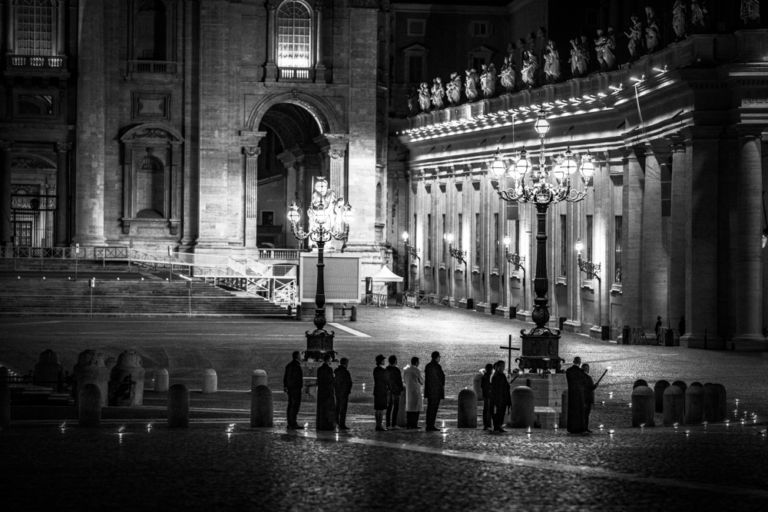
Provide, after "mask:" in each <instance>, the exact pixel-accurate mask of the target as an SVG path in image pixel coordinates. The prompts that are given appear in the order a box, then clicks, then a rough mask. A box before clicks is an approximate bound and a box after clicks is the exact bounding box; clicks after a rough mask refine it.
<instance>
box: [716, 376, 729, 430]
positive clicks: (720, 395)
mask: <svg viewBox="0 0 768 512" xmlns="http://www.w3.org/2000/svg"><path fill="white" fill-rule="evenodd" d="M715 393H716V396H717V398H716V400H715V405H716V407H715V421H725V419H726V418H727V417H728V406H727V405H726V397H725V386H723V385H722V384H715Z"/></svg>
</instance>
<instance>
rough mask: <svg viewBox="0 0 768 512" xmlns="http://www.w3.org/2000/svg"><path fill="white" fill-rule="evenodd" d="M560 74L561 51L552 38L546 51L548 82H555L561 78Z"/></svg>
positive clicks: (545, 70)
mask: <svg viewBox="0 0 768 512" xmlns="http://www.w3.org/2000/svg"><path fill="white" fill-rule="evenodd" d="M560 74H561V73H560V53H559V52H558V51H557V48H556V47H555V42H554V41H552V40H551V39H550V40H549V41H548V42H547V49H546V51H545V52H544V77H545V78H546V80H547V82H549V83H554V82H557V81H558V80H560Z"/></svg>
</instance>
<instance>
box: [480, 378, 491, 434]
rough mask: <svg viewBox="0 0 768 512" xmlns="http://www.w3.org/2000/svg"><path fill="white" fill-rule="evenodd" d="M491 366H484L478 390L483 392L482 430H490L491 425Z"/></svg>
mask: <svg viewBox="0 0 768 512" xmlns="http://www.w3.org/2000/svg"><path fill="white" fill-rule="evenodd" d="M492 374H493V365H492V364H491V363H488V364H487V365H485V373H484V374H483V378H482V379H481V380H480V390H481V391H482V392H483V430H490V429H491V425H492V424H493V403H492V402H491V375H492Z"/></svg>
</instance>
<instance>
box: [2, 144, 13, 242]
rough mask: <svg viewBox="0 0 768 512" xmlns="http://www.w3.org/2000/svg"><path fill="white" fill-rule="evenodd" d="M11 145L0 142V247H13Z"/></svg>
mask: <svg viewBox="0 0 768 512" xmlns="http://www.w3.org/2000/svg"><path fill="white" fill-rule="evenodd" d="M11 145H12V143H11V142H10V141H6V140H0V247H2V246H10V245H11V236H12V233H13V232H12V229H11Z"/></svg>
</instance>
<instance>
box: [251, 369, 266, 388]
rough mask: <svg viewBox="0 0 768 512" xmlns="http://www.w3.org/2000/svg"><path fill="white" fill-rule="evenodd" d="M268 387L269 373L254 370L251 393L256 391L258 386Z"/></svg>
mask: <svg viewBox="0 0 768 512" xmlns="http://www.w3.org/2000/svg"><path fill="white" fill-rule="evenodd" d="M266 385H267V372H266V371H264V370H253V373H252V374H251V391H253V390H254V389H256V386H266Z"/></svg>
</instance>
